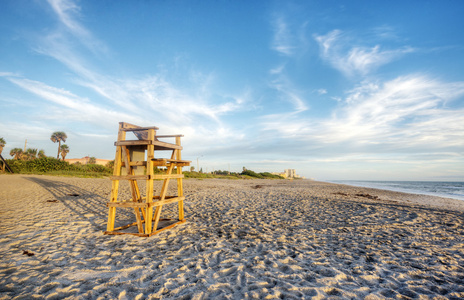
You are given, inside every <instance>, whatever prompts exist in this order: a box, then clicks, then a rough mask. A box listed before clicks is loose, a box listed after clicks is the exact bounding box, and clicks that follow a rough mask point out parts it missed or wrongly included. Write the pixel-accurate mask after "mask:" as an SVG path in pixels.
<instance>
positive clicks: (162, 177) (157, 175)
mask: <svg viewBox="0 0 464 300" xmlns="http://www.w3.org/2000/svg"><path fill="white" fill-rule="evenodd" d="M152 178H153V179H165V180H167V179H175V178H184V174H180V175H179V174H156V175H152Z"/></svg>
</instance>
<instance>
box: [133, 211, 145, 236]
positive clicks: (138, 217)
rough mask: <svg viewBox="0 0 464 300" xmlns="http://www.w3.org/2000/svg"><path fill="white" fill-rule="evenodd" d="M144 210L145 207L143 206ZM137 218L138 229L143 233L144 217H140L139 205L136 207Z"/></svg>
mask: <svg viewBox="0 0 464 300" xmlns="http://www.w3.org/2000/svg"><path fill="white" fill-rule="evenodd" d="M142 210H143V208H142ZM134 213H135V219H136V220H137V229H138V231H139V233H143V224H142V219H141V218H140V211H139V209H138V208H137V207H134Z"/></svg>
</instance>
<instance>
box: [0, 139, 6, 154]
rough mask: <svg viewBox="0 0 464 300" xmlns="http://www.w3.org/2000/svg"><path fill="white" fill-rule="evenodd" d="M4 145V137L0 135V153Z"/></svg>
mask: <svg viewBox="0 0 464 300" xmlns="http://www.w3.org/2000/svg"><path fill="white" fill-rule="evenodd" d="M5 145H6V142H5V139H4V138H2V137H1V138H0V155H1V154H2V151H3V147H5Z"/></svg>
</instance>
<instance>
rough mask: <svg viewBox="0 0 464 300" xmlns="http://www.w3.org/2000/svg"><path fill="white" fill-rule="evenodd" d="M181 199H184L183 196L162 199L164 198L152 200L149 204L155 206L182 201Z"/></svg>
mask: <svg viewBox="0 0 464 300" xmlns="http://www.w3.org/2000/svg"><path fill="white" fill-rule="evenodd" d="M183 200H185V197H183V196H182V197H173V198H167V199H164V200H160V201H156V202H152V203H150V206H154V207H156V206H160V205H166V204H169V203H173V202H178V201H183Z"/></svg>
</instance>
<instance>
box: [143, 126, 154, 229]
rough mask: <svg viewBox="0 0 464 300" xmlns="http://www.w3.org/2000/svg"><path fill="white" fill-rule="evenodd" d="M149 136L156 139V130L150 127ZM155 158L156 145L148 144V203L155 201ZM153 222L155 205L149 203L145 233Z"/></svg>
mask: <svg viewBox="0 0 464 300" xmlns="http://www.w3.org/2000/svg"><path fill="white" fill-rule="evenodd" d="M147 138H148V139H149V140H152V141H153V140H154V139H155V130H154V129H149V130H148V131H147ZM153 158H155V147H154V146H153V145H148V146H147V175H148V176H149V180H147V184H146V203H148V204H150V203H151V202H153V175H154V172H155V171H154V166H153V162H152V159H153ZM152 224H153V207H152V206H151V205H149V206H148V207H147V208H146V211H145V233H146V234H150V233H151V232H152V231H153V230H152V226H153V225H152Z"/></svg>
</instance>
